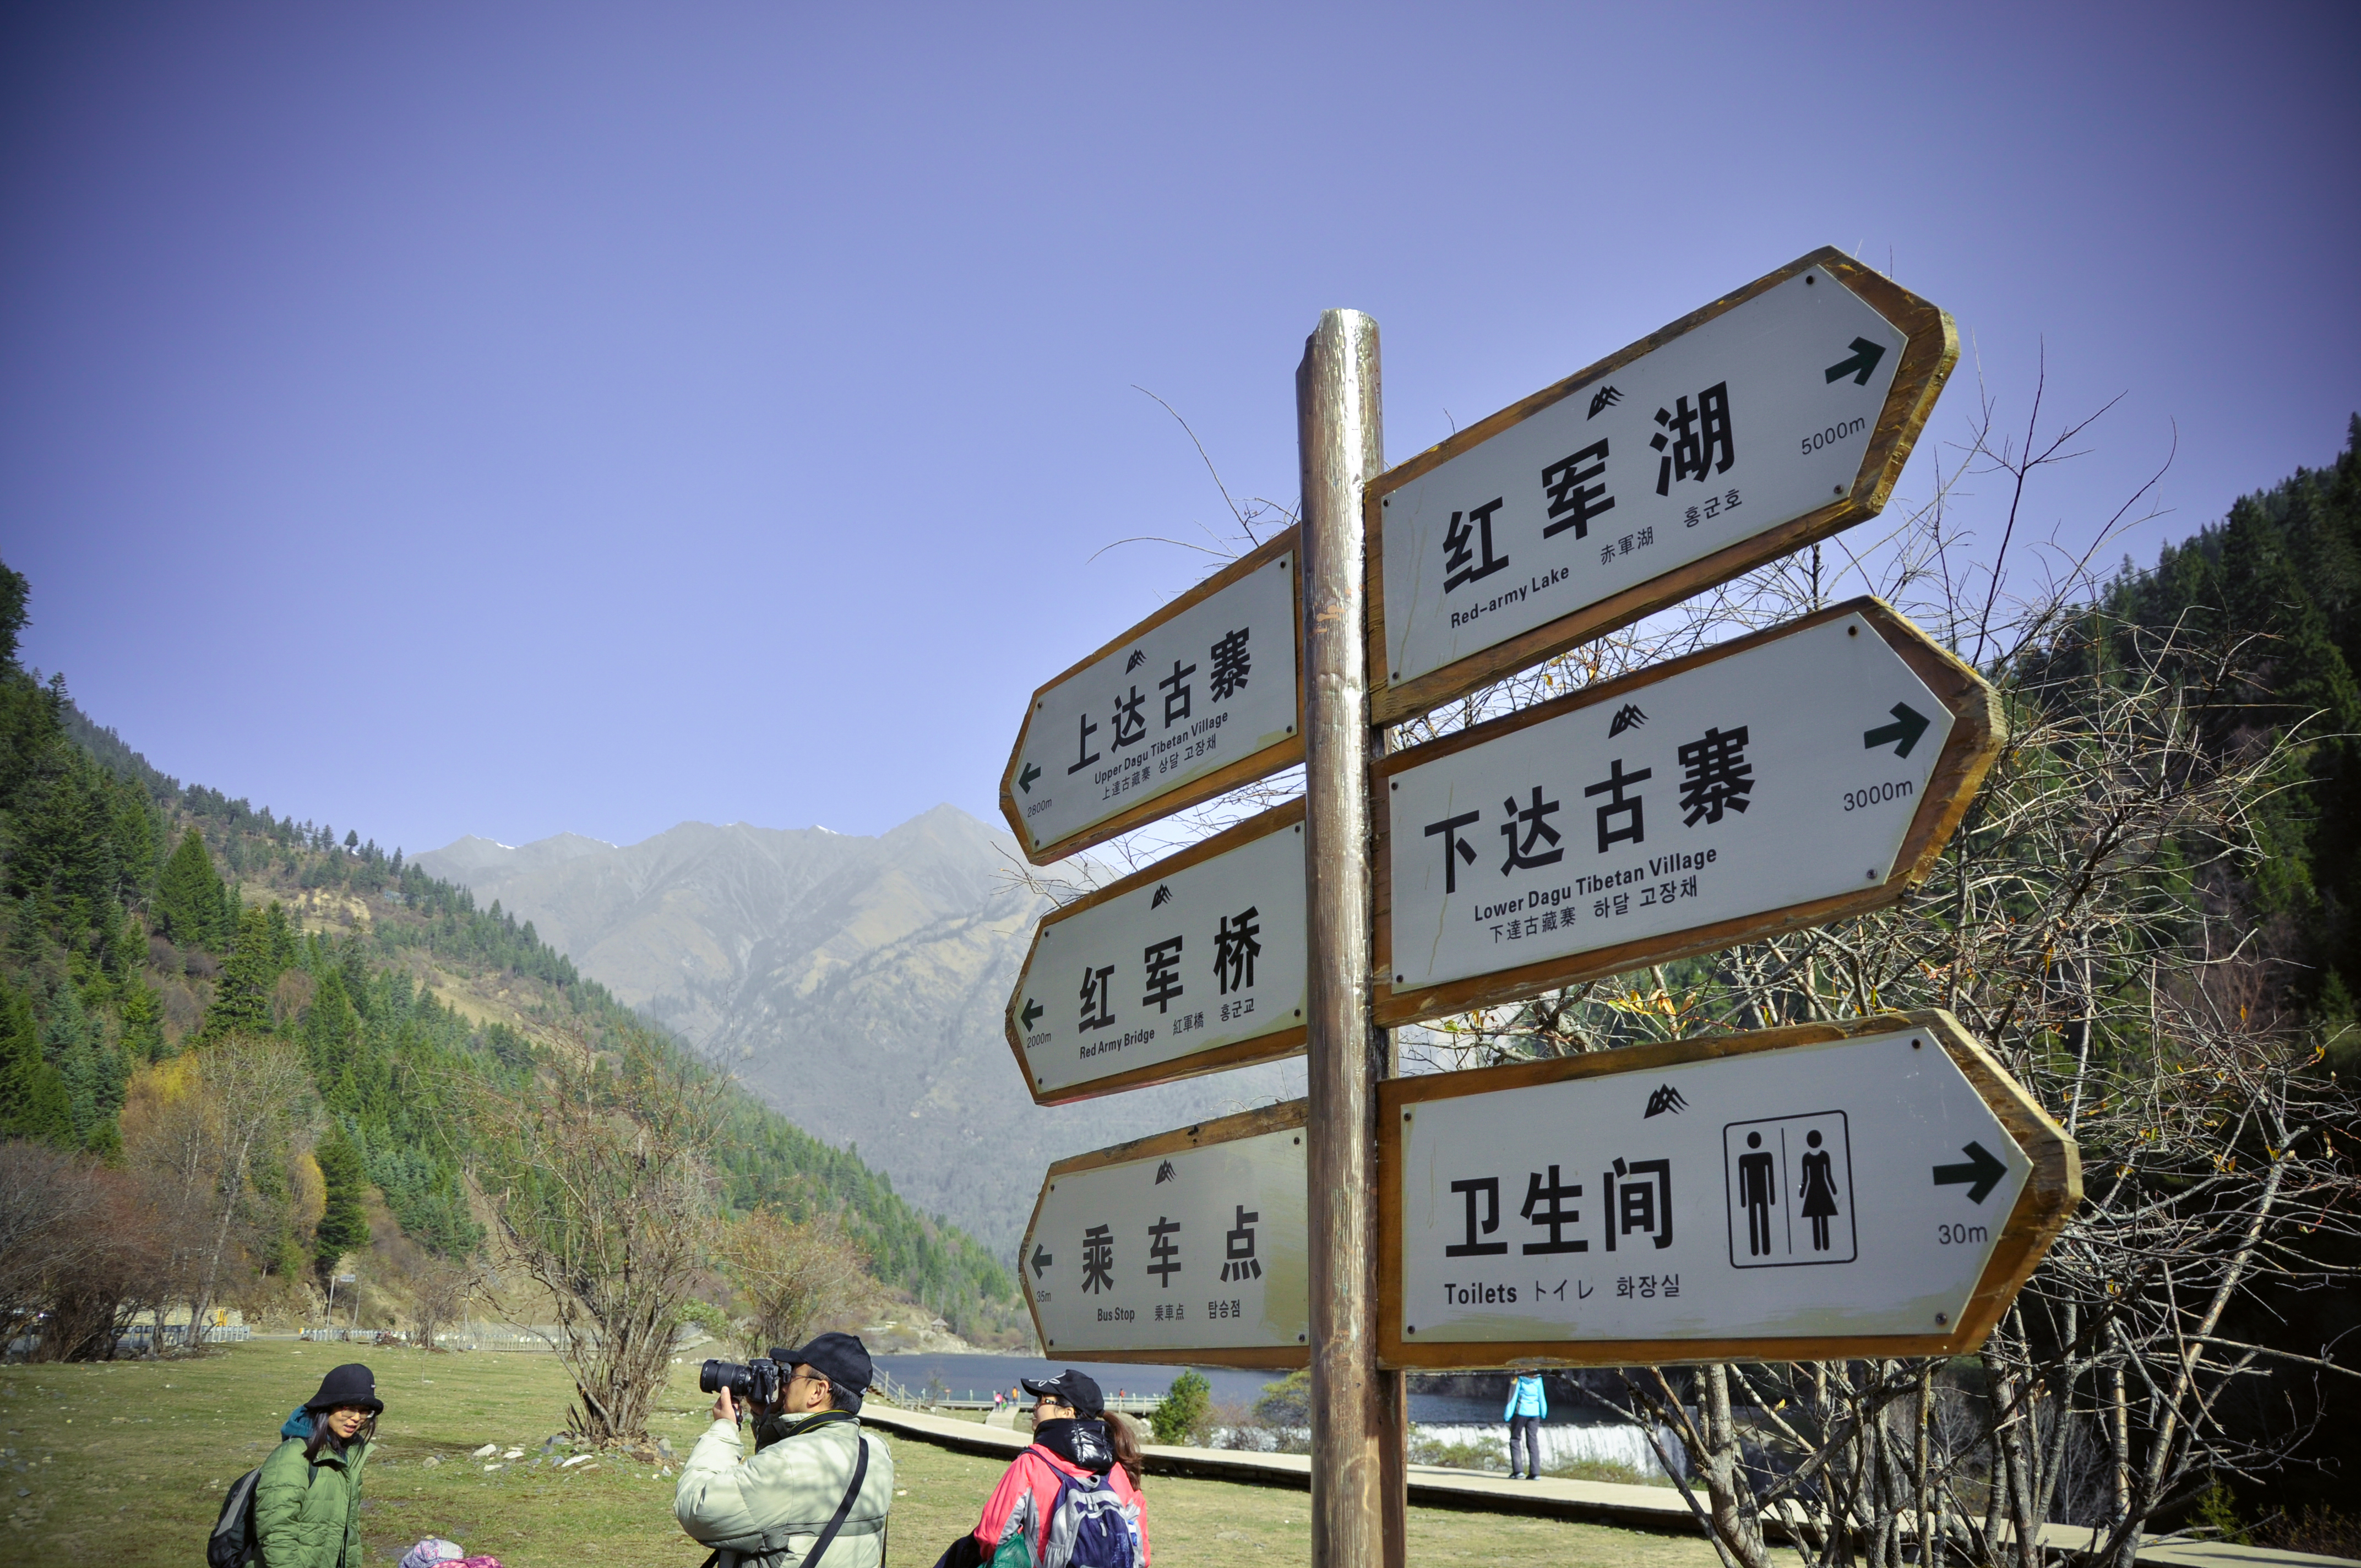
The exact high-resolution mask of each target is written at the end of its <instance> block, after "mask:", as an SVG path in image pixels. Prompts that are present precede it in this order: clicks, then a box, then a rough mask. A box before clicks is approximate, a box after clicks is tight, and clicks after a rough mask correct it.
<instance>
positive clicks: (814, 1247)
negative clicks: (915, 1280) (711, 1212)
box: [714, 1209, 871, 1356]
mask: <svg viewBox="0 0 2361 1568" xmlns="http://www.w3.org/2000/svg"><path fill="white" fill-rule="evenodd" d="M714 1254H715V1255H716V1256H717V1257H718V1258H719V1260H720V1263H721V1266H722V1270H723V1272H724V1273H726V1274H727V1275H728V1276H729V1277H730V1283H732V1284H733V1285H735V1286H737V1288H738V1291H739V1294H740V1296H741V1298H742V1299H743V1300H744V1302H745V1304H746V1307H747V1312H746V1315H745V1317H743V1318H742V1319H741V1320H740V1321H739V1322H738V1325H737V1327H738V1331H739V1340H740V1343H741V1348H742V1349H743V1350H744V1351H745V1353H746V1354H748V1355H750V1356H754V1355H768V1354H771V1350H770V1347H771V1346H773V1345H798V1344H802V1343H804V1342H805V1341H807V1339H809V1338H810V1337H811V1336H812V1335H813V1334H814V1333H815V1332H818V1331H819V1330H820V1329H821V1328H823V1327H824V1326H826V1325H827V1324H828V1323H829V1322H832V1321H835V1320H836V1319H837V1318H839V1317H840V1316H842V1315H843V1314H844V1313H846V1312H848V1311H851V1310H852V1309H853V1308H855V1307H857V1306H858V1305H860V1303H861V1301H862V1297H863V1296H864V1295H865V1294H866V1292H867V1291H868V1289H869V1288H871V1287H870V1279H869V1274H868V1270H867V1268H866V1266H864V1264H863V1262H862V1255H861V1249H860V1248H859V1247H857V1246H855V1245H853V1243H852V1240H851V1237H849V1236H847V1235H846V1234H844V1229H843V1227H842V1226H841V1225H840V1224H838V1223H837V1222H836V1220H835V1219H834V1218H833V1217H832V1216H829V1215H825V1214H823V1215H818V1216H815V1217H814V1218H811V1219H808V1220H790V1219H788V1218H786V1217H785V1215H783V1214H781V1213H779V1212H777V1211H776V1210H773V1209H761V1210H757V1211H755V1212H753V1213H751V1214H748V1215H745V1216H744V1217H742V1218H741V1219H736V1220H730V1221H725V1222H723V1223H721V1224H720V1225H719V1230H718V1234H717V1236H716V1238H715V1242H714Z"/></svg>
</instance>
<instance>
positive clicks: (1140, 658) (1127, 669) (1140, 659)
mask: <svg viewBox="0 0 2361 1568" xmlns="http://www.w3.org/2000/svg"><path fill="white" fill-rule="evenodd" d="M1145 663H1148V655H1147V654H1146V653H1144V652H1141V651H1140V650H1138V649H1137V648H1134V649H1133V650H1132V651H1131V657H1130V658H1128V659H1126V660H1125V661H1124V662H1123V673H1124V674H1126V675H1127V674H1131V672H1132V671H1134V670H1136V669H1137V668H1139V666H1140V665H1142V664H1145Z"/></svg>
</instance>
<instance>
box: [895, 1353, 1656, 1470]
mask: <svg viewBox="0 0 2361 1568" xmlns="http://www.w3.org/2000/svg"><path fill="white" fill-rule="evenodd" d="M876 1360H877V1365H878V1368H879V1370H881V1371H883V1372H884V1374H885V1375H886V1376H889V1377H891V1378H892V1379H893V1380H894V1382H895V1385H896V1386H897V1387H904V1388H907V1389H909V1390H910V1391H912V1392H913V1393H917V1392H921V1391H923V1390H924V1389H925V1388H926V1387H928V1384H930V1383H935V1384H939V1385H940V1386H941V1387H942V1388H943V1389H945V1390H946V1391H947V1392H948V1393H949V1396H950V1398H954V1399H970V1398H973V1399H989V1398H992V1391H993V1390H994V1388H998V1389H999V1390H1000V1391H1001V1392H1002V1393H1006V1392H1007V1391H1008V1390H1009V1389H1011V1388H1014V1387H1016V1380H1017V1379H1018V1378H1020V1377H1032V1378H1042V1377H1054V1376H1057V1375H1058V1373H1059V1371H1060V1369H1062V1368H1064V1367H1068V1366H1071V1367H1074V1368H1076V1369H1078V1370H1079V1371H1081V1372H1082V1373H1084V1374H1086V1375H1088V1376H1091V1377H1092V1378H1094V1379H1095V1380H1096V1381H1097V1383H1098V1386H1099V1387H1100V1389H1101V1390H1102V1391H1104V1393H1106V1394H1108V1395H1114V1394H1115V1393H1117V1392H1118V1391H1120V1392H1124V1393H1128V1394H1133V1395H1137V1396H1142V1397H1145V1398H1151V1399H1159V1398H1163V1397H1164V1391H1165V1390H1166V1389H1167V1388H1169V1387H1171V1385H1172V1379H1173V1378H1175V1377H1177V1376H1180V1372H1181V1368H1180V1367H1178V1366H1154V1365H1138V1364H1134V1363H1114V1362H1097V1361H1041V1360H1037V1359H1034V1358H1031V1357H1027V1356H1021V1355H931V1354H923V1353H913V1354H906V1355H881V1356H879V1357H877V1358H876ZM1196 1370H1197V1371H1198V1372H1199V1373H1201V1374H1202V1375H1203V1376H1204V1378H1205V1381H1207V1382H1208V1383H1210V1384H1212V1385H1213V1403H1215V1404H1216V1405H1244V1406H1246V1407H1248V1408H1251V1407H1252V1406H1253V1404H1254V1402H1255V1400H1256V1399H1257V1398H1260V1397H1261V1395H1262V1391H1263V1387H1264V1385H1266V1384H1268V1383H1272V1382H1276V1381H1277V1380H1278V1379H1279V1377H1280V1376H1284V1375H1283V1374H1281V1373H1277V1372H1242V1371H1239V1370H1238V1369H1237V1368H1235V1367H1229V1366H1201V1367H1198V1368H1197V1369H1196ZM1501 1403H1502V1401H1501V1400H1500V1399H1498V1398H1469V1397H1467V1396H1466V1395H1460V1394H1412V1395H1411V1397H1410V1419H1411V1421H1413V1422H1415V1423H1417V1424H1419V1425H1422V1426H1427V1425H1433V1426H1483V1425H1491V1426H1496V1427H1501V1428H1502V1429H1503V1430H1504V1431H1505V1430H1506V1427H1505V1423H1504V1422H1503V1421H1502V1420H1501V1419H1500V1406H1501ZM1578 1413H1579V1412H1576V1411H1573V1410H1568V1411H1565V1416H1574V1415H1576V1414H1578ZM1549 1424H1550V1425H1551V1426H1553V1427H1554V1426H1558V1425H1561V1424H1564V1425H1567V1426H1576V1425H1582V1424H1586V1423H1584V1422H1581V1421H1573V1420H1563V1418H1561V1420H1553V1421H1552V1422H1550V1423H1549ZM1637 1435H1638V1434H1637V1433H1634V1434H1633V1436H1634V1437H1637ZM1644 1446H1645V1444H1644V1440H1643V1441H1642V1447H1644ZM1619 1454H1620V1450H1619Z"/></svg>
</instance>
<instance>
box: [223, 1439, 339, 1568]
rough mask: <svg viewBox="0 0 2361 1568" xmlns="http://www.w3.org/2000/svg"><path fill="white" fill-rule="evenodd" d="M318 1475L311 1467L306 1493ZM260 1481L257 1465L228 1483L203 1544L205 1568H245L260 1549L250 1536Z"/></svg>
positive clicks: (260, 1546) (258, 1542) (253, 1536)
mask: <svg viewBox="0 0 2361 1568" xmlns="http://www.w3.org/2000/svg"><path fill="white" fill-rule="evenodd" d="M317 1475H319V1470H318V1468H317V1467H316V1466H314V1467H313V1469H312V1470H311V1472H310V1474H309V1475H306V1476H305V1478H304V1482H303V1486H304V1489H305V1490H306V1491H309V1490H310V1489H311V1486H312V1480H313V1477H316V1476H317ZM261 1479H262V1466H260V1465H259V1464H258V1465H256V1466H255V1467H254V1468H253V1469H251V1470H249V1471H247V1473H246V1474H245V1475H241V1476H239V1477H238V1478H237V1479H236V1480H235V1481H233V1482H231V1483H230V1487H229V1491H228V1493H227V1495H226V1496H225V1497H223V1498H222V1506H221V1518H219V1519H215V1520H214V1533H213V1535H212V1537H211V1539H209V1540H208V1541H206V1542H205V1568H247V1564H248V1563H252V1562H253V1561H254V1558H255V1553H256V1552H259V1551H260V1550H261V1548H262V1542H261V1541H258V1540H256V1539H255V1534H254V1488H255V1486H256V1485H257V1484H258V1483H259V1482H260V1481H261Z"/></svg>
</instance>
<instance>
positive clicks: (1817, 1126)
mask: <svg viewBox="0 0 2361 1568" xmlns="http://www.w3.org/2000/svg"><path fill="white" fill-rule="evenodd" d="M1847 1134H1848V1128H1847V1125H1846V1121H1845V1113H1843V1112H1841V1111H1815V1112H1810V1113H1806V1114H1803V1115H1798V1116H1771V1117H1765V1118H1764V1119H1763V1120H1761V1121H1755V1122H1732V1123H1730V1124H1729V1125H1727V1126H1725V1127H1724V1128H1723V1129H1722V1131H1721V1143H1722V1159H1723V1164H1724V1166H1725V1167H1726V1174H1727V1178H1728V1186H1729V1194H1730V1199H1729V1201H1730V1263H1731V1265H1732V1266H1735V1267H1738V1268H1783V1267H1788V1266H1794V1265H1796V1264H1807V1263H1850V1262H1852V1261H1853V1259H1854V1258H1855V1257H1856V1256H1857V1255H1858V1250H1857V1245H1856V1244H1857V1237H1856V1234H1855V1230H1854V1225H1853V1184H1852V1147H1851V1142H1850V1138H1849V1137H1848V1135H1847Z"/></svg>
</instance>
